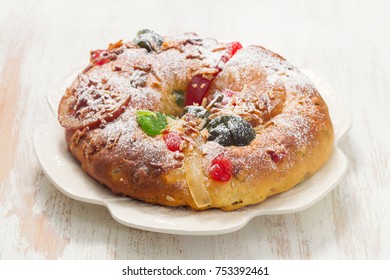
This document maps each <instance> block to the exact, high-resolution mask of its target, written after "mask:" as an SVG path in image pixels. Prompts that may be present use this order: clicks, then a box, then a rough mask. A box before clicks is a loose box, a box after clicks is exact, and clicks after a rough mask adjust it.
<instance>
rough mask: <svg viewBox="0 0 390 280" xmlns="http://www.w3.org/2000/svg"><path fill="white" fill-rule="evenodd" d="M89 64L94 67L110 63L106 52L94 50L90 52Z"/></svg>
mask: <svg viewBox="0 0 390 280" xmlns="http://www.w3.org/2000/svg"><path fill="white" fill-rule="evenodd" d="M91 62H93V63H94V64H96V65H100V66H101V65H103V64H106V63H107V62H110V58H109V57H108V51H107V50H96V51H93V52H92V57H91Z"/></svg>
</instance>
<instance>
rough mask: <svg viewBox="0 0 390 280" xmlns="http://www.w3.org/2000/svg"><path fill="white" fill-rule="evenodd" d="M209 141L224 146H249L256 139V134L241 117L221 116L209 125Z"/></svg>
mask: <svg viewBox="0 0 390 280" xmlns="http://www.w3.org/2000/svg"><path fill="white" fill-rule="evenodd" d="M206 128H207V130H208V132H209V137H208V140H209V141H214V142H217V143H218V144H220V145H222V146H225V147H226V146H247V145H249V143H250V142H251V141H252V140H253V139H255V137H256V132H255V130H254V129H253V128H252V126H251V125H250V123H249V122H247V121H246V120H244V119H243V118H241V117H239V116H234V115H229V116H219V117H216V118H215V119H212V120H211V121H210V122H209V124H208V125H207V127H206Z"/></svg>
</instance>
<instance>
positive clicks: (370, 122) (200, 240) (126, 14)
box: [0, 0, 390, 259]
mask: <svg viewBox="0 0 390 280" xmlns="http://www.w3.org/2000/svg"><path fill="white" fill-rule="evenodd" d="M389 3H390V2H389V1H336V0H334V1H321V2H320V1H309V0H299V1H281V0H280V1H271V0H266V1H255V0H243V1H240V3H239V5H237V1H226V0H225V1H222V0H219V1H206V0H198V1H179V0H169V1H157V0H149V1H103V0H95V1H82V2H81V1H48V0H40V1H21V0H2V5H1V9H0V75H1V76H0V77H1V79H0V156H1V158H0V159H1V161H0V259H234V258H238V259H389V258H390V239H389V238H388V236H390V206H389V205H390V204H389V203H388V202H387V198H389V197H390V186H389V182H390V160H389V158H390V148H389V143H390V113H389V104H390V94H389V92H390V64H389V62H390V52H389V50H390V38H389V36H388V28H389V26H390V17H389V16H388V15H387V13H388V11H389V10H390V4H389ZM143 28H150V29H154V30H156V31H158V32H159V33H161V34H172V33H181V32H185V31H196V32H197V33H199V34H200V35H203V36H211V37H216V38H227V39H229V38H232V39H234V40H237V41H241V42H244V43H257V44H260V45H263V46H265V47H267V48H270V49H271V50H273V51H275V52H277V53H280V54H281V55H282V56H284V57H286V58H287V59H288V60H289V61H291V62H292V63H293V64H295V65H297V66H299V67H303V68H308V69H311V70H313V71H314V72H316V73H317V74H319V75H320V76H321V77H322V78H323V79H324V80H326V81H328V82H329V83H330V84H331V85H332V86H333V87H334V88H335V89H336V92H338V93H339V95H340V97H341V99H342V100H343V101H344V102H345V103H346V105H347V107H348V109H349V110H350V112H351V114H352V117H353V126H352V129H351V130H350V132H349V133H348V135H347V137H346V138H345V139H344V140H343V141H342V142H341V144H340V147H341V149H342V150H343V151H344V152H345V154H346V155H347V157H348V159H349V163H350V165H349V169H348V173H347V175H346V177H345V178H344V179H343V180H342V182H341V183H340V184H339V185H338V187H337V188H336V189H335V190H334V191H332V192H331V193H330V194H329V195H328V196H327V197H326V198H325V199H323V200H321V201H320V202H319V203H317V204H315V205H314V206H312V207H310V208H309V209H307V210H304V211H302V212H299V213H295V214H289V215H279V216H263V217H258V218H255V219H254V220H252V221H251V222H249V223H248V225H247V226H246V227H245V228H243V229H241V230H239V231H237V232H234V233H230V234H226V235H220V236H177V235H168V234H159V233H153V232H146V231H141V230H137V229H133V228H128V227H125V226H123V225H121V224H119V223H117V222H116V221H114V220H113V219H112V217H111V215H110V214H109V212H108V210H107V209H105V208H104V207H101V206H96V205H90V204H86V203H82V202H78V201H75V200H72V199H70V198H68V197H66V196H65V195H63V194H62V193H61V192H59V191H57V190H56V189H55V187H54V186H53V185H52V184H51V183H50V182H49V180H48V179H47V177H46V176H45V175H44V174H43V173H42V171H41V168H40V166H39V164H38V162H37V160H36V158H35V155H34V151H33V146H32V133H33V131H34V129H35V128H36V127H37V126H38V125H39V124H40V123H43V122H46V121H48V120H50V119H52V118H53V116H52V114H51V112H50V109H49V107H48V106H47V103H46V100H45V96H46V95H47V94H48V93H49V92H50V91H52V90H53V88H55V86H56V84H58V82H59V81H60V80H61V79H62V78H63V77H65V76H66V75H67V74H68V73H70V72H71V71H72V70H73V69H74V68H75V67H77V66H79V65H80V64H83V63H85V61H87V60H88V55H89V50H91V49H98V48H104V47H106V45H107V43H108V42H113V41H117V40H118V39H122V38H123V39H130V38H132V37H133V36H134V34H135V33H136V32H137V30H139V29H143Z"/></svg>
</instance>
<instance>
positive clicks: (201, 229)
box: [33, 70, 352, 235]
mask: <svg viewBox="0 0 390 280" xmlns="http://www.w3.org/2000/svg"><path fill="white" fill-rule="evenodd" d="M303 72H304V73H305V74H306V75H307V76H309V78H310V79H311V80H312V81H313V82H314V83H315V84H316V86H317V88H318V90H319V91H320V93H321V95H322V97H323V98H324V99H325V101H326V103H327V104H328V107H329V111H330V115H331V118H332V121H333V125H334V130H335V146H334V149H333V152H332V154H331V156H330V158H329V160H328V161H327V163H326V164H325V166H324V167H323V168H321V170H319V171H318V172H317V173H315V174H314V175H313V176H311V177H310V178H308V179H307V180H305V181H304V182H302V183H300V184H298V185H297V186H296V187H294V188H293V189H291V190H289V191H288V192H285V193H282V194H278V195H275V196H273V197H271V198H269V199H267V200H266V201H264V202H262V203H260V204H258V205H254V206H248V207H244V208H243V209H239V210H236V211H233V212H223V211H220V210H216V209H211V210H207V211H200V212H199V211H198V212H197V211H192V210H189V209H187V208H184V207H178V208H171V207H164V206H156V205H150V204H146V203H143V202H139V201H136V200H133V199H130V198H124V197H117V196H114V195H113V194H112V193H111V192H110V191H109V190H108V189H107V188H105V187H104V186H102V185H100V184H99V183H97V182H96V181H95V180H94V179H92V178H91V177H89V176H88V175H87V174H86V173H84V172H83V170H82V169H81V168H80V165H79V163H78V162H77V161H76V160H75V159H74V158H73V157H72V156H71V155H70V153H68V151H67V149H66V143H65V139H64V130H63V128H62V127H60V125H59V124H58V122H57V119H56V118H55V119H53V120H52V121H50V122H48V123H45V124H43V125H41V126H39V127H38V128H37V129H36V130H35V132H34V139H33V141H34V147H35V153H36V155H37V158H38V161H39V162H40V164H41V166H42V168H43V170H44V172H45V173H46V175H47V176H48V177H49V179H50V180H51V181H52V182H53V184H54V185H55V186H56V187H57V188H58V189H59V190H60V191H62V192H63V193H64V194H65V195H67V196H69V197H71V198H74V199H76V200H80V201H84V202H88V203H93V204H99V205H104V206H106V207H107V208H108V209H109V211H110V213H111V215H112V217H113V218H114V219H115V220H117V221H118V222H120V223H122V224H124V225H127V226H130V227H134V228H138V229H143V230H149V231H155V232H163V233H172V234H183V235H215V234H223V233H229V232H233V231H236V230H238V229H240V228H242V227H244V226H245V225H246V224H247V223H248V221H250V220H251V219H252V218H253V217H256V216H260V215H277V214H286V213H293V212H298V211H301V210H303V209H306V208H308V207H310V206H311V205H313V204H315V203H316V202H318V201H319V200H320V199H322V198H323V197H324V196H325V195H327V194H328V193H329V192H330V191H331V190H332V189H333V188H334V187H335V186H336V185H337V184H338V182H339V181H340V180H341V178H342V177H343V176H344V174H345V172H346V170H347V166H348V161H347V158H346V156H345V155H344V154H343V152H342V151H341V150H340V149H339V148H338V147H337V144H338V142H339V141H340V139H341V138H342V137H343V136H344V135H345V134H346V132H347V131H348V129H349V128H350V126H351V124H352V122H351V117H350V115H349V113H348V111H347V110H346V108H345V106H344V105H343V103H342V102H341V100H340V99H339V97H338V96H337V94H336V93H335V92H334V90H333V89H332V88H331V87H330V86H329V85H328V84H326V83H325V82H324V81H322V80H321V79H320V78H319V77H318V76H317V75H316V74H314V73H312V72H311V71H308V70H303ZM73 78H74V76H72V77H70V78H69V79H67V80H66V81H65V83H64V84H65V85H67V84H70V83H69V81H71V80H72V79H73ZM63 91H64V87H63V88H61V89H59V90H58V91H56V93H57V94H55V95H49V96H48V101H49V104H50V106H51V108H52V110H53V112H55V111H56V108H57V104H58V102H59V99H60V94H62V92H63Z"/></svg>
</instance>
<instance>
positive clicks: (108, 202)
mask: <svg viewBox="0 0 390 280" xmlns="http://www.w3.org/2000/svg"><path fill="white" fill-rule="evenodd" d="M300 70H301V71H302V72H303V73H304V74H306V75H307V76H308V77H309V78H310V80H312V82H313V83H314V84H315V86H316V87H317V88H319V87H318V83H322V84H321V88H322V89H324V88H325V89H326V90H327V92H329V93H330V96H331V97H332V98H333V99H334V101H333V102H332V104H333V105H335V104H336V105H337V110H338V113H339V114H341V115H342V116H343V118H342V122H341V125H340V124H339V127H338V128H339V130H338V133H337V135H336V134H335V140H334V146H333V151H332V154H333V153H336V154H337V155H338V156H340V157H341V159H342V160H343V161H344V162H343V165H342V170H340V172H339V175H338V177H337V178H335V180H334V181H333V182H332V183H331V186H330V187H328V188H327V189H326V190H325V192H323V193H322V194H321V195H319V196H317V197H316V199H314V200H312V201H310V202H309V203H306V204H304V205H301V206H300V207H297V208H293V209H286V210H285V211H279V212H278V213H271V212H272V211H271V212H269V211H268V212H267V211H265V213H262V211H261V209H255V210H251V211H245V212H246V213H245V214H243V215H241V216H240V219H239V222H238V223H236V224H233V225H230V226H229V225H227V226H225V227H223V228H220V229H213V230H204V229H199V230H194V229H188V230H186V229H177V228H176V229H175V228H172V227H171V228H170V227H161V226H156V225H154V226H153V225H144V224H140V223H136V222H135V221H134V220H130V221H129V220H124V219H123V218H121V216H120V215H118V213H117V210H116V208H115V207H116V206H117V205H116V204H118V203H121V202H122V201H128V200H129V199H131V198H126V197H117V196H116V197H115V196H114V197H112V198H102V200H91V199H89V198H86V197H82V196H79V195H76V194H74V193H72V192H70V191H69V190H68V189H65V188H63V187H62V186H61V182H58V180H57V178H55V177H53V174H50V172H48V171H47V170H46V169H45V166H44V164H43V159H42V154H41V153H40V150H39V141H40V135H41V134H42V131H41V130H42V129H43V128H44V127H45V126H48V125H58V126H59V124H58V122H57V120H56V118H54V119H53V120H51V121H48V122H46V123H44V124H41V125H40V126H38V127H37V128H36V129H35V130H34V134H33V146H34V151H35V154H36V157H37V159H38V162H39V163H40V165H41V167H42V169H43V171H44V173H45V175H46V176H47V177H48V178H49V180H50V181H51V182H52V183H53V184H54V186H55V187H56V188H57V189H58V190H60V191H61V192H62V193H64V194H65V195H66V196H68V197H70V198H72V199H75V200H78V201H82V202H86V203H91V204H96V205H102V206H105V207H106V208H107V209H108V211H109V212H110V215H111V216H112V217H113V219H114V220H116V221H117V222H119V223H121V224H123V225H125V226H128V227H133V228H137V229H141V230H147V231H153V232H159V233H167V234H178V235H220V234H227V233H231V232H234V231H237V230H240V229H242V228H243V227H245V226H246V225H247V224H248V222H249V221H251V220H252V219H253V218H255V217H258V216H263V215H282V214H288V213H296V212H300V211H303V210H305V209H307V208H309V207H311V206H313V205H314V204H316V203H318V202H319V201H320V200H322V199H323V198H324V197H325V196H326V195H327V194H328V193H330V192H331V191H332V190H333V189H334V188H335V187H336V186H337V185H338V184H339V183H340V181H341V180H342V179H343V177H344V176H345V174H346V172H347V169H348V159H347V157H346V155H345V154H344V153H343V151H342V150H341V149H340V148H339V147H338V144H339V143H340V141H341V140H342V139H343V138H344V136H345V135H346V134H347V132H348V130H349V129H350V128H351V125H352V118H351V115H350V113H349V112H348V110H347V108H346V106H345V105H344V103H343V102H342V100H341V98H340V97H339V96H338V95H337V94H336V92H335V91H334V89H333V88H332V87H331V86H330V85H329V84H328V83H326V82H325V81H323V80H322V78H320V77H319V76H318V75H317V74H315V73H314V72H312V71H311V70H308V69H300ZM319 92H320V94H321V96H322V97H323V98H324V99H325V101H326V98H325V97H324V95H323V94H322V92H321V90H319ZM326 96H327V97H329V95H326ZM55 98H59V97H58V96H55V95H54V94H49V95H47V101H48V103H49V106H50V107H51V110H52V111H53V113H54V115H55V116H56V111H55V107H54V104H55V102H54V101H55ZM326 103H328V102H326ZM331 118H332V114H331ZM332 122H333V120H332ZM80 169H81V168H80ZM84 174H85V173H84ZM85 175H86V176H88V175H87V174H85ZM313 176H315V174H314V175H313ZM88 177H89V176H88ZM92 180H93V179H92ZM96 183H97V182H96ZM300 184H301V183H300ZM300 184H298V185H300ZM296 187H297V186H295V187H294V188H296ZM294 188H292V189H291V190H293V189H294ZM291 190H290V191H291ZM287 192H289V191H287ZM287 192H286V193H287ZM110 195H112V194H111V193H110ZM138 203H143V202H138ZM143 204H145V203H143ZM260 204H261V203H260ZM260 204H257V205H260ZM149 207H164V208H166V206H159V205H149ZM251 207H252V208H253V207H256V205H253V206H247V207H244V208H246V209H249V208H251ZM186 210H187V211H193V210H190V209H186ZM207 211H221V210H219V209H209V210H207ZM237 211H240V209H239V210H236V211H233V212H223V211H222V213H235V212H236V213H237ZM202 212H205V211H202ZM224 215H226V214H224Z"/></svg>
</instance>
